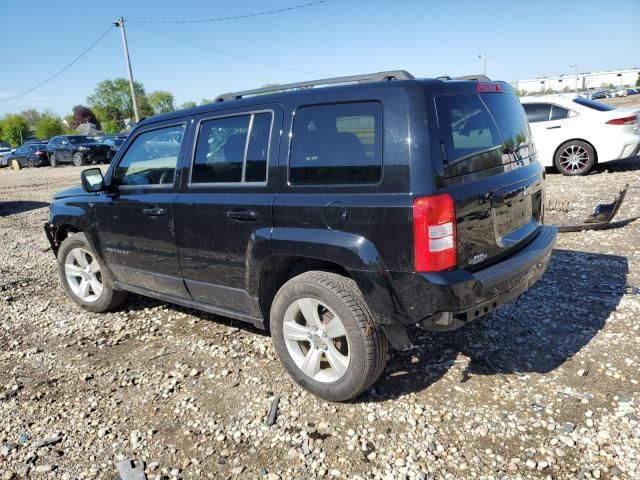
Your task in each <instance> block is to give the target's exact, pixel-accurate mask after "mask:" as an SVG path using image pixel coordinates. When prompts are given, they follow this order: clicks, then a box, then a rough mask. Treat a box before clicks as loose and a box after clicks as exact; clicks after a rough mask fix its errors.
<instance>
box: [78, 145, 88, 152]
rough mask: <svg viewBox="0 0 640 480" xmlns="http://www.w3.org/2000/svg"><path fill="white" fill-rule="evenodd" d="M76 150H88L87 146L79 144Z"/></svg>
mask: <svg viewBox="0 0 640 480" xmlns="http://www.w3.org/2000/svg"><path fill="white" fill-rule="evenodd" d="M78 150H80V151H81V152H86V151H87V150H89V147H84V146H82V145H80V146H79V147H78Z"/></svg>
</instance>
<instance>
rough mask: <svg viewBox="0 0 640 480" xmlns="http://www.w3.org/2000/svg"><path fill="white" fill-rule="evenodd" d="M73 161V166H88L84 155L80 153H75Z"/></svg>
mask: <svg viewBox="0 0 640 480" xmlns="http://www.w3.org/2000/svg"><path fill="white" fill-rule="evenodd" d="M71 159H72V160H73V164H74V165H75V166H76V167H81V166H82V165H85V164H86V161H85V158H84V155H82V154H81V153H80V152H76V153H74V154H73V157H71Z"/></svg>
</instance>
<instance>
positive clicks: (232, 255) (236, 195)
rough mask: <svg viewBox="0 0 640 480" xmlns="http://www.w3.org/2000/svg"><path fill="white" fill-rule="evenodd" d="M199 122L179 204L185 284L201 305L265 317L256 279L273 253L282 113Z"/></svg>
mask: <svg viewBox="0 0 640 480" xmlns="http://www.w3.org/2000/svg"><path fill="white" fill-rule="evenodd" d="M198 120H199V121H198V127H197V129H196V132H197V133H196V135H197V137H196V139H195V142H196V148H195V152H194V158H193V162H192V166H191V168H190V172H189V177H188V178H185V179H183V185H184V187H183V189H182V192H181V193H180V195H179V196H178V198H177V199H176V202H175V223H176V242H177V245H178V253H179V255H180V262H181V264H182V272H183V275H184V280H185V284H186V285H187V288H188V289H189V292H190V293H191V296H192V298H193V299H194V300H197V301H199V302H204V303H208V304H212V305H216V306H218V307H222V308H225V309H228V310H232V311H236V312H242V313H245V314H249V315H252V316H255V317H258V316H260V310H259V306H258V301H257V298H256V295H252V293H251V291H250V289H249V286H248V282H249V280H248V277H249V275H248V274H249V269H250V268H251V265H252V262H253V259H254V257H255V255H257V252H259V251H264V249H268V248H269V242H270V235H271V228H272V226H273V219H272V205H273V201H274V198H275V180H276V179H275V174H273V171H275V170H274V169H275V164H276V163H277V161H276V159H277V155H278V151H277V145H278V139H279V136H280V128H281V124H282V111H281V108H280V107H276V106H267V107H265V108H264V109H256V110H252V111H245V112H238V113H234V114H226V115H224V116H219V117H214V118H211V117H209V118H207V117H201V118H199V119H198ZM269 171H272V173H271V174H269Z"/></svg>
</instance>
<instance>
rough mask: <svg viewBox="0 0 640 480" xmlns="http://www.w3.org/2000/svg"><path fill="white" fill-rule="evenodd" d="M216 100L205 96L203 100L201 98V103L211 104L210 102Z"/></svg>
mask: <svg viewBox="0 0 640 480" xmlns="http://www.w3.org/2000/svg"><path fill="white" fill-rule="evenodd" d="M214 101H215V100H211V99H210V98H203V99H202V100H200V105H209V104H210V103H213V102H214Z"/></svg>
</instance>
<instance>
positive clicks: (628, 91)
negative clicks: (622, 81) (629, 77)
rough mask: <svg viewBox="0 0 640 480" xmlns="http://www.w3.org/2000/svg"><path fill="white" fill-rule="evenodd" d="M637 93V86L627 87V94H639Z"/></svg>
mask: <svg viewBox="0 0 640 480" xmlns="http://www.w3.org/2000/svg"><path fill="white" fill-rule="evenodd" d="M637 94H638V89H637V88H627V95H637Z"/></svg>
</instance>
